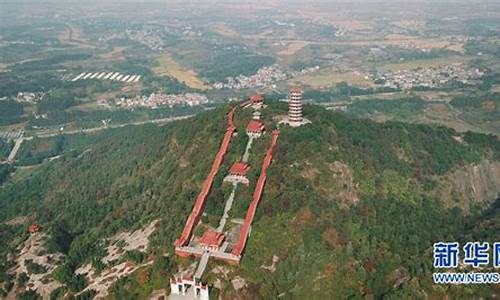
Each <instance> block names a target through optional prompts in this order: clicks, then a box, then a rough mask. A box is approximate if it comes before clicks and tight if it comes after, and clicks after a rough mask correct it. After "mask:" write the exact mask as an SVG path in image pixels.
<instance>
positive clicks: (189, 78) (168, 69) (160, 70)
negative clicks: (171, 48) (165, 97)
mask: <svg viewBox="0 0 500 300" xmlns="http://www.w3.org/2000/svg"><path fill="white" fill-rule="evenodd" d="M156 61H157V62H158V63H159V65H158V66H156V67H154V68H153V72H154V73H156V74H157V75H166V76H171V77H174V78H176V79H177V80H179V81H180V82H184V83H185V84H186V85H187V86H189V87H191V88H195V89H208V88H209V87H208V86H207V85H205V83H203V81H201V79H199V78H198V74H196V72H195V71H193V70H189V69H183V68H182V67H181V65H180V64H179V63H178V62H176V61H175V60H174V59H173V58H172V56H171V55H170V54H168V53H165V54H162V55H161V56H159V57H158V58H157V60H156Z"/></svg>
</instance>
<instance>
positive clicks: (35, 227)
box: [28, 223, 42, 234]
mask: <svg viewBox="0 0 500 300" xmlns="http://www.w3.org/2000/svg"><path fill="white" fill-rule="evenodd" d="M40 230H42V228H41V227H40V226H39V225H38V224H36V223H33V224H31V225H30V226H29V228H28V231H29V233H31V234H34V233H37V232H40Z"/></svg>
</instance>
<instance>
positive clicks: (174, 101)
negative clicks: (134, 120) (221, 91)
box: [114, 93, 210, 109]
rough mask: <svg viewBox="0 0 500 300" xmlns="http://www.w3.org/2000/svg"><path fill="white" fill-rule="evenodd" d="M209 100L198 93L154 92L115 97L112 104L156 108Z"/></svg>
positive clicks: (196, 103) (126, 106)
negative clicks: (147, 94)
mask: <svg viewBox="0 0 500 300" xmlns="http://www.w3.org/2000/svg"><path fill="white" fill-rule="evenodd" d="M208 103H210V101H209V100H208V98H207V96H205V95H202V94H198V93H186V94H156V93H152V94H150V95H149V96H144V95H142V96H136V97H133V98H125V97H121V98H117V99H115V100H114V104H115V105H116V106H118V107H123V108H129V109H130V108H136V107H148V108H152V109H155V108H158V107H162V106H168V107H174V106H176V105H187V106H198V105H204V104H208Z"/></svg>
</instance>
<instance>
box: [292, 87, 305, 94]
mask: <svg viewBox="0 0 500 300" xmlns="http://www.w3.org/2000/svg"><path fill="white" fill-rule="evenodd" d="M303 92H304V91H303V90H302V89H301V88H299V87H298V86H294V87H291V88H290V93H303Z"/></svg>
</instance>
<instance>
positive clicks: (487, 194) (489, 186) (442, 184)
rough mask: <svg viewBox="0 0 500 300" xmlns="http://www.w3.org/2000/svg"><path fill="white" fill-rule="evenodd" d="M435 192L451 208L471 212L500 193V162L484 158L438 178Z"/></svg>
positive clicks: (489, 202)
mask: <svg viewBox="0 0 500 300" xmlns="http://www.w3.org/2000/svg"><path fill="white" fill-rule="evenodd" d="M437 181H438V182H439V184H438V186H437V187H436V188H435V189H434V191H433V194H434V195H435V196H436V198H437V199H441V200H442V201H443V203H444V204H445V206H447V207H449V208H453V207H459V208H461V209H462V210H463V211H464V212H469V211H470V209H471V208H472V207H473V206H475V205H486V206H488V205H490V204H491V203H492V202H493V201H494V200H495V199H496V198H497V197H498V196H499V195H500V162H499V161H493V162H492V161H489V160H482V161H480V162H479V163H476V164H470V165H467V166H465V167H461V168H459V169H457V170H455V171H453V172H451V173H449V174H447V175H445V176H441V177H439V178H437Z"/></svg>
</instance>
